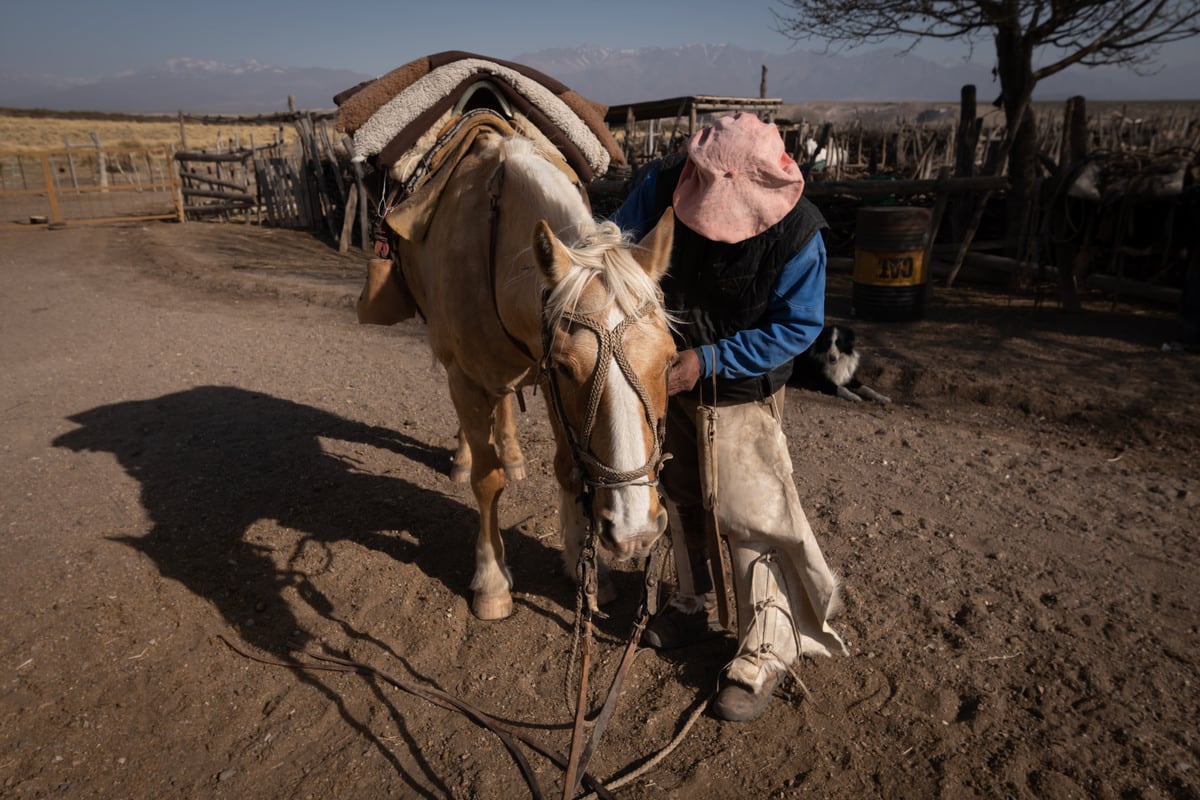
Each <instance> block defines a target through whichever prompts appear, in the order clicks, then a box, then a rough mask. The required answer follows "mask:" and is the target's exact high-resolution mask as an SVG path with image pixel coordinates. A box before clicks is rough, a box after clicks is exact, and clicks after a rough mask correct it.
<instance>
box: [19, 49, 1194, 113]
mask: <svg viewBox="0 0 1200 800" xmlns="http://www.w3.org/2000/svg"><path fill="white" fill-rule="evenodd" d="M509 60H513V61H518V62H520V63H522V64H526V65H528V66H530V67H533V68H534V69H538V70H540V71H542V72H544V73H546V74H547V75H550V76H553V77H554V78H557V79H558V80H560V81H562V82H563V83H565V84H566V85H568V86H570V87H571V88H572V89H574V90H575V91H577V92H579V93H580V94H582V95H585V96H587V97H590V98H592V99H593V100H596V101H598V102H601V103H606V104H610V105H611V104H615V103H625V102H636V101H641V100H656V99H663V98H667V97H676V96H680V95H688V94H712V95H736V96H757V95H758V93H759V86H760V81H761V78H762V68H763V67H764V66H765V67H766V68H767V96H769V97H780V98H782V99H783V101H784V102H785V103H801V102H807V101H817V100H825V101H828V100H833V101H836V100H845V101H852V100H858V101H895V100H934V101H953V100H957V98H958V96H959V90H960V88H961V86H962V85H963V84H964V83H974V84H975V85H976V86H977V88H978V91H979V97H980V99H981V101H982V100H985V99H991V97H992V96H993V95H994V94H995V93H996V92H998V87H997V85H996V84H995V82H994V80H993V78H992V75H991V70H990V69H988V68H987V67H984V66H980V65H979V64H975V63H968V62H963V61H952V62H949V63H936V62H934V61H930V60H928V59H924V58H920V57H917V56H914V55H911V54H910V55H905V56H900V55H899V54H897V53H895V52H891V51H884V50H874V51H865V52H859V51H849V52H844V53H840V54H830V53H821V52H813V51H801V50H793V51H790V52H787V53H772V52H767V51H762V50H747V49H744V48H740V47H735V46H732V45H723V44H694V45H684V46H680V47H662V48H658V47H655V48H639V49H614V48H601V47H591V46H581V47H574V48H558V49H547V50H539V51H537V52H533V53H525V54H522V55H519V56H516V57H515V58H511V59H509ZM393 66H399V63H397V64H395V65H393ZM1197 74H1200V65H1197V64H1190V65H1173V66H1171V67H1168V68H1165V69H1163V70H1162V71H1160V72H1159V73H1158V74H1157V75H1155V76H1153V77H1149V78H1139V77H1138V76H1135V75H1133V74H1132V73H1127V72H1118V71H1114V70H1111V69H1110V70H1106V71H1104V72H1100V71H1089V70H1085V69H1076V70H1070V71H1068V72H1066V73H1063V74H1061V75H1058V76H1055V77H1054V78H1051V79H1049V80H1047V81H1044V82H1043V83H1042V84H1041V85H1040V86H1039V91H1038V98H1039V99H1043V100H1054V99H1059V98H1063V97H1067V96H1069V95H1073V94H1082V95H1084V96H1085V97H1087V98H1089V99H1095V100H1106V99H1107V100H1151V99H1196V98H1197V97H1198V96H1200V86H1198V85H1197V82H1196V81H1195V78H1194V76H1195V75H1197ZM372 77H375V76H372V75H364V74H361V73H357V72H352V71H350V70H343V69H331V68H327V67H281V66H273V65H269V64H263V63H261V62H259V61H256V60H253V59H251V60H246V61H242V62H238V63H233V64H230V63H222V62H218V61H208V60H203V59H194V58H177V59H172V60H170V61H167V62H165V63H163V64H161V65H158V66H156V67H153V68H150V69H145V70H135V71H128V72H123V73H120V74H117V75H108V76H95V77H77V76H76V77H67V76H55V75H21V74H12V73H0V106H8V107H18V108H48V109H55V110H89V111H120V112H128V113H171V112H174V111H178V110H184V111H187V112H190V113H242V114H252V113H264V112H269V111H279V110H283V109H286V108H287V99H288V96H289V95H290V96H292V97H294V98H295V101H296V105H297V106H298V107H300V108H312V109H317V108H331V107H332V106H333V99H332V98H333V96H334V95H335V94H337V93H338V92H340V91H342V90H343V89H346V88H349V87H351V86H353V85H355V84H356V83H359V82H360V81H363V80H366V79H369V78H372Z"/></svg>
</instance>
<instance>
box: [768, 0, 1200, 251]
mask: <svg viewBox="0 0 1200 800" xmlns="http://www.w3.org/2000/svg"><path fill="white" fill-rule="evenodd" d="M776 2H778V3H779V5H780V6H781V10H778V11H776V10H774V9H773V10H772V13H773V14H774V16H775V20H776V23H777V28H776V29H777V30H778V31H779V32H780V33H782V34H783V35H785V36H787V37H788V38H790V39H793V40H800V39H813V38H815V39H820V40H825V41H828V42H829V43H830V44H831V45H834V46H836V45H848V46H851V47H853V46H855V45H859V44H877V43H881V42H885V41H889V42H890V41H895V40H896V39H901V40H906V41H909V42H910V45H909V46H912V45H915V44H916V43H917V41H919V40H921V39H957V40H963V41H966V42H968V43H969V44H970V45H971V47H972V48H974V47H975V46H976V45H977V44H980V43H982V42H985V41H986V40H987V39H988V38H989V37H990V38H991V39H992V40H993V42H994V43H995V47H996V65H995V68H994V74H995V75H996V76H997V78H999V81H1000V100H999V103H1000V104H1001V105H1002V106H1003V108H1004V113H1005V119H1006V121H1007V124H1008V127H1009V130H1010V131H1015V136H1014V137H1013V141H1012V146H1011V150H1010V151H1009V164H1008V167H1009V178H1010V180H1011V182H1012V192H1011V195H1010V197H1011V199H1012V201H1013V202H1012V203H1011V204H1010V209H1013V210H1015V211H1017V212H1019V211H1020V209H1021V208H1023V207H1024V205H1025V203H1026V202H1027V200H1028V199H1029V197H1030V192H1031V191H1032V188H1033V183H1034V180H1035V179H1036V177H1037V152H1036V147H1037V132H1036V130H1035V127H1034V126H1035V122H1034V116H1033V115H1032V114H1027V113H1025V112H1026V110H1027V109H1028V106H1029V103H1030V101H1031V99H1032V97H1033V89H1034V87H1035V86H1036V85H1037V83H1038V81H1040V80H1042V79H1043V78H1047V77H1049V76H1051V75H1054V74H1055V73H1058V72H1062V71H1063V70H1064V69H1066V68H1067V67H1071V66H1074V65H1076V64H1079V65H1083V66H1099V65H1113V64H1115V65H1120V66H1126V67H1130V68H1132V69H1134V70H1135V71H1144V70H1146V69H1148V68H1151V67H1153V65H1154V63H1155V59H1156V57H1157V56H1158V51H1159V47H1160V46H1161V45H1164V44H1168V43H1170V42H1175V41H1179V40H1181V39H1186V38H1188V37H1191V36H1196V35H1197V34H1200V0H776ZM1035 59H1036V62H1037V63H1040V64H1043V65H1042V66H1038V67H1037V68H1035V67H1034V63H1035ZM1009 219H1010V223H1011V222H1012V221H1013V220H1014V219H1015V217H1013V216H1010V218H1009ZM1013 232H1014V233H1015V231H1013Z"/></svg>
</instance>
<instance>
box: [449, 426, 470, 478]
mask: <svg viewBox="0 0 1200 800" xmlns="http://www.w3.org/2000/svg"><path fill="white" fill-rule="evenodd" d="M454 436H455V438H456V439H457V440H458V445H457V447H455V450H454V458H453V459H452V460H451V462H450V464H451V466H450V480H452V481H454V482H455V483H466V482H467V481H469V480H471V445H469V444H468V443H467V435H466V433H464V432H463V428H462V425H459V426H458V433H456V434H454Z"/></svg>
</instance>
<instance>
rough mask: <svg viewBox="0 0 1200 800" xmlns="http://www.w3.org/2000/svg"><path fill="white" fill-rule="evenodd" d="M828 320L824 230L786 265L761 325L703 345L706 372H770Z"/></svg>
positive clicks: (704, 374) (736, 375)
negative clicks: (711, 343) (708, 345)
mask: <svg viewBox="0 0 1200 800" xmlns="http://www.w3.org/2000/svg"><path fill="white" fill-rule="evenodd" d="M824 324H825V242H824V240H823V239H822V238H821V235H820V234H819V233H818V234H816V235H814V236H813V237H812V239H810V240H809V241H808V243H807V244H806V245H804V247H802V248H800V251H799V252H797V253H796V255H794V256H792V258H791V259H790V260H789V261H788V262H787V264H785V265H784V268H783V272H782V273H781V274H780V276H779V281H778V282H777V283H776V285H775V288H774V290H773V291H772V292H771V298H770V300H769V302H768V304H767V311H766V314H765V315H764V317H763V320H762V322H761V323H760V324H759V325H758V326H756V327H754V328H749V329H747V330H743V331H738V332H737V333H735V334H734V335H733V336H728V337H726V338H724V339H721V340H720V341H718V342H717V343H716V345H715V347H700V348H697V350H698V355H699V356H700V364H701V370H702V377H705V378H707V377H710V376H712V374H713V372H714V371H715V372H716V374H717V377H718V378H730V379H739V378H753V377H757V376H759V375H763V374H766V373H767V372H769V371H770V370H772V369H774V368H775V367H778V366H779V365H781V364H783V363H784V362H786V361H788V360H790V359H792V358H795V357H796V356H798V355H800V354H801V353H803V352H804V351H805V350H807V349H808V346H809V345H810V344H812V342H813V340H814V339H816V338H817V336H818V335H819V334H820V333H821V328H822V327H823V326H824ZM714 350H715V363H714Z"/></svg>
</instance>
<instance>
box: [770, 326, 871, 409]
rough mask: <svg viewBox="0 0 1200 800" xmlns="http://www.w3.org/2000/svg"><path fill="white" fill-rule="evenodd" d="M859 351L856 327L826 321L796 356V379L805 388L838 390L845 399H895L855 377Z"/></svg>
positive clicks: (794, 368) (856, 400) (794, 366)
mask: <svg viewBox="0 0 1200 800" xmlns="http://www.w3.org/2000/svg"><path fill="white" fill-rule="evenodd" d="M858 362H859V354H858V351H857V350H855V349H854V331H853V330H851V329H850V328H847V327H845V326H842V325H826V326H825V327H824V329H822V331H821V335H820V336H818V337H817V338H816V340H815V341H814V342H813V343H812V345H810V346H809V348H808V349H807V350H805V351H804V353H803V354H802V355H801V356H800V357H799V358H797V359H796V361H795V363H794V365H793V373H792V383H794V384H796V385H797V386H801V387H803V388H805V389H812V390H814V391H818V392H824V393H825V394H835V395H837V396H838V397H840V398H842V399H843V400H852V401H854V402H861V401H862V400H863V399H864V398H865V399H867V400H874V401H875V402H877V403H890V402H892V399H891V398H890V397H887V396H885V395H882V394H880V393H879V392H877V391H875V390H874V389H872V388H871V387H870V386H867V385H866V384H865V383H863V382H861V381H860V380H858V378H856V377H855V373H856V372H858Z"/></svg>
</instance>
